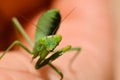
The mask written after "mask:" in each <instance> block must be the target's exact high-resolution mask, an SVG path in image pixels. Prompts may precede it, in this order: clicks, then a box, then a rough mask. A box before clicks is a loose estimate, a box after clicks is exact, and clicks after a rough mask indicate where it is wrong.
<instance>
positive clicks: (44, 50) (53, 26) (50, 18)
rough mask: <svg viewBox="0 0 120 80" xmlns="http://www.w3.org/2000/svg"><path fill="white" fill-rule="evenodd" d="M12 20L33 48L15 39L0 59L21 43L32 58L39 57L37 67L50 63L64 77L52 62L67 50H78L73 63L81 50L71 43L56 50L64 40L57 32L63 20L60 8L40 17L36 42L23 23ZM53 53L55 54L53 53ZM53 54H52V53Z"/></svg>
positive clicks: (15, 19) (61, 77)
mask: <svg viewBox="0 0 120 80" xmlns="http://www.w3.org/2000/svg"><path fill="white" fill-rule="evenodd" d="M12 22H13V23H14V25H15V27H16V28H17V29H18V30H19V31H20V33H21V34H22V35H23V36H24V38H25V39H26V41H27V42H28V43H29V44H30V46H31V47H32V48H33V50H32V51H31V50H29V49H28V48H27V47H26V46H25V45H24V44H22V42H21V41H19V40H16V41H14V42H13V43H12V44H11V45H10V46H9V47H8V48H7V49H6V50H5V51H4V52H3V54H2V55H1V56H0V59H2V58H3V56H4V55H5V54H6V53H7V52H8V51H9V50H10V49H11V48H12V47H13V46H14V45H16V44H17V45H19V46H20V47H22V48H23V49H24V50H26V51H27V52H28V53H29V54H31V55H33V57H32V60H34V59H35V58H38V60H37V62H36V64H35V68H36V69H40V68H42V67H43V66H45V65H49V66H50V67H51V68H52V69H54V70H55V71H56V72H57V73H58V74H59V75H60V80H62V79H63V73H62V72H61V71H60V70H59V69H57V68H56V67H55V66H54V65H53V64H52V62H53V61H54V60H56V59H57V58H58V57H60V56H61V55H63V54H64V53H65V52H68V51H74V50H76V54H75V55H74V56H73V58H72V59H71V63H72V62H73V61H74V59H75V58H76V57H77V55H78V54H79V52H80V49H81V48H79V47H75V48H72V46H71V45H67V46H66V47H63V48H62V49H59V50H55V48H56V47H57V46H58V45H59V43H60V41H61V40H62V36H61V35H57V34H56V32H57V30H58V29H59V26H60V22H61V15H60V12H59V10H58V9H52V10H48V11H47V12H45V13H44V14H43V15H42V16H41V17H40V19H39V21H38V24H37V27H36V33H35V43H34V44H33V43H32V41H31V40H30V38H29V37H28V35H27V34H26V32H25V31H24V29H23V28H22V26H21V24H20V23H19V21H18V20H17V18H15V17H14V18H12ZM51 53H53V54H51ZM50 54H51V55H50Z"/></svg>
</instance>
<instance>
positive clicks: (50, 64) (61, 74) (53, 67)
mask: <svg viewBox="0 0 120 80" xmlns="http://www.w3.org/2000/svg"><path fill="white" fill-rule="evenodd" d="M48 65H49V66H50V67H51V68H52V69H54V70H55V71H56V72H57V73H58V74H59V75H60V77H61V78H60V80H62V79H63V73H62V72H61V71H60V70H58V69H57V68H56V67H55V66H54V65H53V64H52V63H50V62H49V63H48Z"/></svg>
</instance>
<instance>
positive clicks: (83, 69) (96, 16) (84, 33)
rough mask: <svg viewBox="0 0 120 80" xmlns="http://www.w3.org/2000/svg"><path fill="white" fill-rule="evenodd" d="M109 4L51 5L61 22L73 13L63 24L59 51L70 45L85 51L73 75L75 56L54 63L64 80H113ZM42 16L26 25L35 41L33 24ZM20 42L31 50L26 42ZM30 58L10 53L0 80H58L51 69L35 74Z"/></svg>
mask: <svg viewBox="0 0 120 80" xmlns="http://www.w3.org/2000/svg"><path fill="white" fill-rule="evenodd" d="M109 2H110V1H108V0H83V1H78V0H74V1H73V0H69V1H68V0H60V1H58V0H57V1H55V0H54V1H53V3H52V4H51V6H50V8H58V9H59V10H60V11H61V15H62V20H63V19H64V17H65V16H66V15H68V13H69V12H70V11H71V10H72V9H74V10H73V11H72V12H71V14H69V15H68V17H67V18H65V19H64V20H63V21H62V22H61V25H60V29H59V31H58V33H57V34H61V35H62V38H63V39H62V41H61V43H60V44H59V47H58V48H62V47H64V46H66V45H68V44H69V45H72V46H73V47H76V46H80V47H81V48H82V50H81V52H80V55H79V56H78V57H77V58H76V60H75V61H74V63H73V65H72V69H73V72H70V70H69V69H68V64H69V61H70V58H71V57H72V56H73V55H74V52H68V53H66V54H65V55H63V56H61V57H60V58H59V59H57V60H56V61H55V62H54V64H55V65H56V66H57V67H58V68H60V70H61V71H62V72H63V74H64V80H113V69H112V65H113V36H112V35H113V31H112V29H113V27H112V20H111V11H110V8H109V6H110V5H109V4H108V3H109ZM29 4H30V3H29ZM34 4H37V3H34ZM28 8H29V7H28ZM14 12H15V11H14ZM14 12H13V13H14ZM40 15H41V12H36V13H34V15H33V17H31V18H30V20H29V22H28V23H26V24H23V25H24V27H25V29H26V31H27V33H28V34H29V36H30V38H31V39H32V41H34V29H35V26H34V25H32V24H31V23H33V24H36V23H37V21H38V18H39V16H40ZM21 40H22V42H23V43H24V44H25V45H26V46H27V47H29V48H31V47H30V46H29V45H28V44H27V43H26V42H25V40H23V38H21ZM1 53H2V52H1ZM31 57H32V56H31V55H29V54H28V53H27V52H25V51H24V50H23V49H21V48H20V49H19V50H16V51H14V50H13V51H10V52H8V54H6V55H5V56H4V57H3V59H2V60H0V80H8V79H9V80H37V79H38V80H39V79H43V80H59V76H58V75H57V74H56V73H55V72H54V71H53V70H52V69H51V68H50V67H49V66H46V67H44V68H42V69H40V70H35V69H34V64H35V61H34V62H31Z"/></svg>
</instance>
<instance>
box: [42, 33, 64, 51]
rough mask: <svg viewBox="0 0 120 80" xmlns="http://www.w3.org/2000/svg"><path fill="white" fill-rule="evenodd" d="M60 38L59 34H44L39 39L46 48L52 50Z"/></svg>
mask: <svg viewBox="0 0 120 80" xmlns="http://www.w3.org/2000/svg"><path fill="white" fill-rule="evenodd" d="M61 40H62V36H61V35H52V36H46V37H42V38H41V39H40V44H42V45H44V46H45V47H46V49H47V50H49V51H52V50H53V49H54V48H56V46H57V45H58V44H59V42H60V41H61Z"/></svg>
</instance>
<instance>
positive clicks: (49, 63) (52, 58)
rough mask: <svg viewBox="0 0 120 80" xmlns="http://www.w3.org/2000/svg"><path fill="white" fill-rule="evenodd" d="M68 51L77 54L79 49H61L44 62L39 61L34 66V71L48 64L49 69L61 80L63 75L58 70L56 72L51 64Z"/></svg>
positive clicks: (67, 47) (68, 47) (69, 47)
mask: <svg viewBox="0 0 120 80" xmlns="http://www.w3.org/2000/svg"><path fill="white" fill-rule="evenodd" d="M70 50H78V52H79V48H71V46H66V47H64V48H62V49H61V50H58V51H55V52H54V54H53V55H51V56H50V57H48V58H47V59H45V60H44V61H41V59H39V60H38V61H37V63H36V66H35V67H36V69H39V68H41V67H43V66H45V65H47V64H48V65H49V66H50V67H51V68H53V69H54V70H55V71H56V72H57V73H58V74H59V75H60V77H61V78H60V80H62V79H63V73H62V72H61V71H60V70H58V69H57V68H56V67H55V66H54V65H53V64H52V63H51V62H52V61H54V60H55V59H57V58H58V57H60V56H61V55H63V54H64V53H65V52H67V51H70ZM78 52H77V54H78ZM77 54H76V55H75V57H76V56H77ZM75 57H74V58H75ZM74 58H73V60H74ZM39 62H40V63H39Z"/></svg>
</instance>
